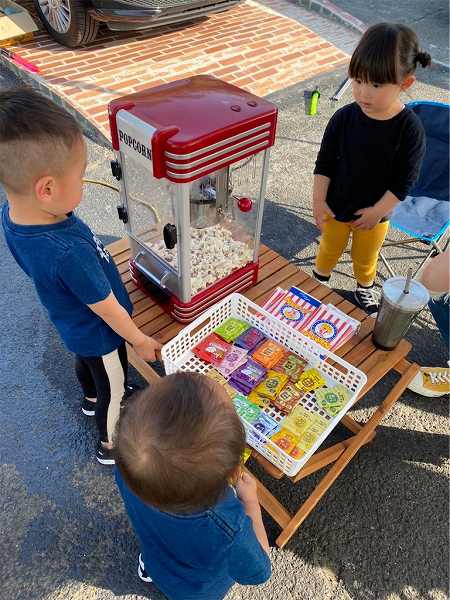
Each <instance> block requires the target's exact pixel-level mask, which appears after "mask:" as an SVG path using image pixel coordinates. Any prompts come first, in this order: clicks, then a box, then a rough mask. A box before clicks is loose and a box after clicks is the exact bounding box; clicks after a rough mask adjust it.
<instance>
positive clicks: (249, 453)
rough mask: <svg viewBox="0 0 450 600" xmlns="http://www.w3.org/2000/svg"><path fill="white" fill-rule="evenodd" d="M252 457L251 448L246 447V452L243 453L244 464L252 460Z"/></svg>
mask: <svg viewBox="0 0 450 600" xmlns="http://www.w3.org/2000/svg"><path fill="white" fill-rule="evenodd" d="M251 455H252V449H251V448H249V447H248V446H245V448H244V452H243V453H242V464H244V465H245V463H246V462H247V461H248V459H249V458H250V456H251Z"/></svg>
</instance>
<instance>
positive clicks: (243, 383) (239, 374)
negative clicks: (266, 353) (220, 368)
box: [229, 359, 267, 394]
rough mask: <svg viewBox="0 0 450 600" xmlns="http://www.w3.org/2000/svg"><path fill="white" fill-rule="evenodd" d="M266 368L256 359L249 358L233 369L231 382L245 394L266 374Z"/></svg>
mask: <svg viewBox="0 0 450 600" xmlns="http://www.w3.org/2000/svg"><path fill="white" fill-rule="evenodd" d="M266 372H267V371H266V369H265V368H264V367H262V366H261V365H259V364H258V363H257V362H255V361H254V360H251V359H249V360H247V362H246V363H244V364H243V365H241V366H240V367H238V368H237V369H236V371H233V373H232V374H231V378H230V380H229V383H230V384H231V385H232V386H233V387H235V388H236V389H238V390H241V391H243V393H244V394H249V393H250V392H251V391H252V390H253V388H255V387H256V386H257V385H258V383H259V382H260V381H262V380H263V379H264V377H265V375H266Z"/></svg>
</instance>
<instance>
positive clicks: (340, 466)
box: [276, 363, 419, 548]
mask: <svg viewBox="0 0 450 600" xmlns="http://www.w3.org/2000/svg"><path fill="white" fill-rule="evenodd" d="M418 370H419V367H418V366H417V365H416V364H415V363H413V364H411V365H410V366H409V368H408V369H407V370H406V371H405V372H404V374H403V375H402V377H401V378H400V379H399V380H398V382H397V383H396V384H395V386H394V387H393V388H392V390H391V391H390V392H389V394H388V395H387V396H386V398H385V399H384V401H383V402H382V404H381V405H380V407H379V408H378V409H377V410H376V411H375V413H374V414H373V415H372V417H371V418H370V419H369V420H368V421H367V423H366V424H365V425H364V426H363V427H362V429H361V430H360V431H359V433H357V434H356V435H355V436H354V437H353V439H352V443H351V444H350V445H349V446H348V448H347V449H346V450H345V451H344V452H343V453H342V454H341V456H340V457H339V458H338V460H337V461H336V462H335V463H334V465H333V466H332V467H331V469H330V470H329V471H328V473H327V474H326V475H325V476H324V477H323V479H322V480H321V481H320V483H319V484H318V485H317V486H316V488H315V489H314V491H313V492H312V494H311V495H310V496H309V498H308V499H307V500H306V501H305V502H304V503H303V505H302V506H301V507H300V509H299V510H298V511H297V512H296V514H295V515H294V516H293V518H292V519H291V521H290V522H289V524H288V525H287V527H285V529H284V530H283V531H282V532H281V534H280V535H279V536H278V538H277V539H276V544H277V546H278V547H279V548H283V547H284V546H285V545H286V544H287V542H288V541H289V540H290V539H291V537H292V535H293V534H294V533H295V532H296V531H297V529H298V528H299V526H300V525H301V524H302V523H303V521H304V520H305V519H306V517H307V516H308V515H309V513H310V512H311V511H312V510H313V509H314V507H315V506H316V504H317V503H318V502H319V500H320V499H321V498H322V496H323V495H324V494H325V492H326V491H327V490H328V489H329V488H330V487H331V486H332V485H333V483H334V482H335V481H336V479H337V478H338V477H339V475H340V474H341V473H342V471H343V470H344V469H345V467H346V466H347V465H348V463H349V462H350V461H351V460H352V458H353V457H354V456H355V454H356V453H357V452H358V450H359V449H360V448H361V446H363V445H364V444H365V443H366V442H367V440H368V438H369V437H370V436H371V435H372V434H373V432H374V431H375V429H376V428H377V427H378V425H379V424H380V422H381V420H382V419H383V417H384V416H385V415H386V414H387V412H388V411H389V410H390V409H391V408H392V406H393V405H394V404H395V403H396V402H397V400H398V399H399V398H400V396H401V395H402V393H403V392H404V390H405V388H406V387H407V386H408V384H409V382H410V381H411V380H412V379H413V377H414V376H415V375H416V373H417V372H418Z"/></svg>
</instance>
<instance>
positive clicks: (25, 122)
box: [0, 89, 160, 464]
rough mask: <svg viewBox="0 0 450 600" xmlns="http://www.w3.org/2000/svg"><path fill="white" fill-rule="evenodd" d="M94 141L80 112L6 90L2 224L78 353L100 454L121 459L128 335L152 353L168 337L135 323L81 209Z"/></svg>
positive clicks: (0, 118) (0, 140)
mask: <svg viewBox="0 0 450 600" xmlns="http://www.w3.org/2000/svg"><path fill="white" fill-rule="evenodd" d="M85 169H86V144H85V141H84V139H83V136H82V133H81V131H80V129H79V127H78V125H77V123H76V121H75V120H74V119H73V117H72V116H71V115H70V114H69V113H67V112H66V111H65V110H63V109H62V108H60V107H58V106H57V105H56V104H54V103H53V102H51V101H50V100H48V99H46V98H44V97H43V96H41V95H40V94H38V93H36V92H34V91H33V90H31V89H19V90H13V91H6V92H1V93H0V183H2V184H3V186H4V188H5V190H6V193H7V196H8V202H7V203H6V204H4V205H3V207H2V225H3V230H4V233H5V238H6V242H7V244H8V247H9V249H10V250H11V253H12V255H13V256H14V258H15V259H16V261H17V263H18V264H19V266H20V267H21V268H22V269H23V270H24V271H25V273H26V274H27V275H28V276H29V277H31V279H32V280H33V283H34V285H35V287H36V291H37V294H38V296H39V299H40V301H41V302H42V304H43V305H44V306H45V308H46V309H47V311H48V314H49V317H50V320H51V321H52V322H53V323H54V325H55V327H56V329H57V330H58V332H59V334H60V336H61V338H62V340H63V342H64V344H65V345H66V347H67V348H68V349H69V350H70V351H71V352H73V353H74V354H75V355H76V373H77V376H78V379H79V381H80V384H81V387H82V389H83V392H84V401H83V404H82V410H83V412H84V413H85V414H86V415H94V414H95V417H96V422H97V427H98V431H99V438H100V439H99V442H98V445H97V449H96V457H97V460H98V461H99V462H100V463H101V464H114V458H113V456H112V452H111V450H112V434H113V431H114V427H115V424H116V421H117V418H118V416H119V411H120V403H121V401H122V399H123V396H124V394H125V391H126V389H127V388H128V386H127V366H128V363H127V352H126V347H125V340H126V341H128V342H129V343H130V344H132V346H133V348H134V350H135V351H136V352H137V354H138V355H139V356H140V357H141V358H143V359H144V360H155V350H157V349H158V348H159V347H160V345H159V344H158V343H157V342H156V341H155V340H153V339H152V338H149V337H147V336H146V335H144V334H143V333H142V332H141V331H139V329H138V328H137V327H136V325H135V324H134V323H133V321H132V319H131V317H130V315H131V312H132V304H131V302H130V299H129V297H128V294H127V291H126V289H125V287H124V285H123V283H122V281H121V278H120V275H119V273H118V271H117V268H116V266H115V264H114V261H113V259H112V258H111V256H110V254H109V253H108V251H107V250H106V249H105V248H104V247H103V245H102V243H101V242H100V240H99V239H98V238H97V237H96V236H95V235H94V234H93V233H92V231H91V230H90V229H89V227H88V226H87V225H85V223H83V221H81V220H80V219H78V218H77V217H76V216H75V214H74V213H73V212H72V211H73V210H74V209H75V208H76V207H77V206H78V205H79V203H80V201H81V197H82V187H83V175H84V172H85Z"/></svg>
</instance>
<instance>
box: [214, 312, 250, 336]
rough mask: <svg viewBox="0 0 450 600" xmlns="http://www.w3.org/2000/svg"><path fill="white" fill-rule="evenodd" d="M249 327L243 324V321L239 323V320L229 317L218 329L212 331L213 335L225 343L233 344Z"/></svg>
mask: <svg viewBox="0 0 450 600" xmlns="http://www.w3.org/2000/svg"><path fill="white" fill-rule="evenodd" d="M249 327H250V325H249V324H248V323H245V321H241V320H240V319H235V318H234V317H230V318H229V319H227V320H226V321H225V322H224V323H222V325H220V327H217V328H216V329H215V330H214V333H216V334H217V335H219V336H220V337H221V338H222V339H223V340H225V341H226V342H233V341H234V340H235V339H236V338H237V337H239V336H240V335H241V333H244V331H245V330H246V329H248V328H249Z"/></svg>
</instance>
